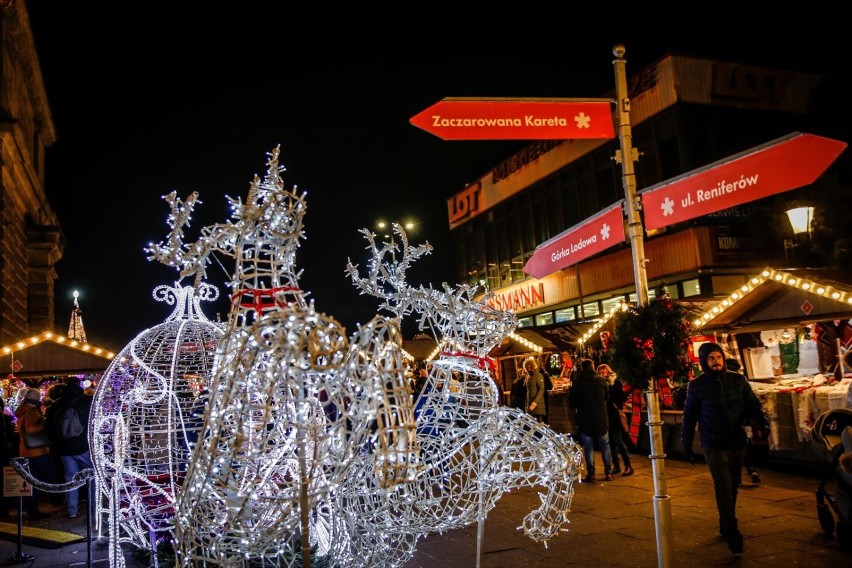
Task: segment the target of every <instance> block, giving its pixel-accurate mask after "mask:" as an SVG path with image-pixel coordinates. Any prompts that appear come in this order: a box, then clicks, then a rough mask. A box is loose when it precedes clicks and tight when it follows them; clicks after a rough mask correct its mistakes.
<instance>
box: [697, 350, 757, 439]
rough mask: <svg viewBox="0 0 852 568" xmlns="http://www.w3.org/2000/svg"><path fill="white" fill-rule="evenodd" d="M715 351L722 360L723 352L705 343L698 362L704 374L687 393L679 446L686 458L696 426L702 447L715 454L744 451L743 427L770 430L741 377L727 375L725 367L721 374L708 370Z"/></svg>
mask: <svg viewBox="0 0 852 568" xmlns="http://www.w3.org/2000/svg"><path fill="white" fill-rule="evenodd" d="M714 351H718V352H719V353H722V356H723V357H724V353H725V352H724V351H723V350H722V347H720V346H719V345H718V344H717V343H704V344H703V345H701V347H699V348H698V361H699V363H700V364H701V369H702V370H703V371H704V372H703V373H702V374H701V375H699V376H698V377H696V378H695V379H694V380H693V381H692V382H690V383H689V386H688V387H687V389H686V402H685V403H684V405H683V424H682V430H681V443H682V444H683V450H684V452H685V453H687V454H689V453H691V451H692V441H693V438H694V437H695V427H696V425H697V426H698V433H699V439H700V443H701V447H702V448H712V449H718V450H734V449H740V448H745V447H746V444H747V439H746V432H745V428H744V426H745V425H746V424H749V423H754V424H756V425H758V426H761V427H763V428H768V426H769V420H768V418H767V416H766V413H765V412H764V410H763V407H762V405H761V404H760V400H759V399H758V398H757V396H756V395H755V394H754V391H752V390H751V385H749V382H748V380H747V379H746V378H745V377H744V376H743V375H741V374H740V373H735V372H733V371H729V370H728V369H727V367H726V366H725V365H724V364H723V365H722V371H720V372H716V371H713V370H712V369H711V368H710V367H709V366H708V364H707V356H708V355H709V354H710V353H712V352H714Z"/></svg>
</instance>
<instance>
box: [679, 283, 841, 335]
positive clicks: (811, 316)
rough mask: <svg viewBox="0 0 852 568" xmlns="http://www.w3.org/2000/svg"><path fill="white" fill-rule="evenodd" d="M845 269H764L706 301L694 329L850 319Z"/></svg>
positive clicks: (736, 329)
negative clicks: (722, 295)
mask: <svg viewBox="0 0 852 568" xmlns="http://www.w3.org/2000/svg"><path fill="white" fill-rule="evenodd" d="M850 281H852V280H850V273H849V272H848V271H836V270H828V269H790V270H778V269H774V268H771V267H766V268H764V269H763V270H762V271H760V272H759V273H758V274H755V275H754V276H753V277H751V278H750V279H749V280H748V282H747V283H746V284H744V285H743V286H742V287H741V288H739V289H738V290H736V291H734V292H733V293H732V294H730V295H729V296H727V297H726V298H723V299H722V300H721V301H719V302H716V303H715V304H712V305H711V306H710V307H709V308H708V309H707V310H706V311H705V312H704V313H703V314H702V315H701V316H700V317H699V318H697V319H696V321H695V322H693V324H694V326H695V328H696V329H701V330H706V331H728V332H732V333H747V332H752V331H760V330H766V329H778V328H782V327H791V326H801V325H805V324H809V323H813V322H817V321H827V320H843V319H850V318H852V284H850V283H849V282H850Z"/></svg>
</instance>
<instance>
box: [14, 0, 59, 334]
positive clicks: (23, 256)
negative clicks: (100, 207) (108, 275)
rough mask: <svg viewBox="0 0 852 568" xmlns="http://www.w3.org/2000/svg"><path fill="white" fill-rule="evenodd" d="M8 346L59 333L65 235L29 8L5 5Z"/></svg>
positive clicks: (53, 137) (51, 130)
mask: <svg viewBox="0 0 852 568" xmlns="http://www.w3.org/2000/svg"><path fill="white" fill-rule="evenodd" d="M0 81H2V82H0V85H1V86H0V221H2V222H0V345H5V344H8V343H11V342H13V341H16V340H18V339H20V338H22V337H28V336H31V335H34V334H35V333H38V332H41V331H44V330H51V331H52V330H53V326H54V301H53V288H54V282H55V280H56V277H57V275H56V271H55V269H54V266H55V264H56V262H57V261H59V259H60V258H61V257H62V250H63V246H64V243H63V236H62V230H61V228H60V226H59V220H58V219H57V217H56V214H55V213H54V211H53V209H52V208H51V206H50V203H49V202H48V200H47V196H46V195H45V190H44V153H45V148H46V147H48V146H50V145H51V144H52V143H53V142H54V141H55V140H56V132H55V130H54V125H53V118H52V117H51V113H50V107H49V105H48V101H47V94H46V92H45V88H44V83H43V80H42V74H41V67H40V65H39V60H38V55H37V53H36V48H35V44H34V41H33V36H32V33H31V31H30V23H29V16H28V13H27V10H26V5H25V3H24V2H22V1H15V0H4V1H2V2H0Z"/></svg>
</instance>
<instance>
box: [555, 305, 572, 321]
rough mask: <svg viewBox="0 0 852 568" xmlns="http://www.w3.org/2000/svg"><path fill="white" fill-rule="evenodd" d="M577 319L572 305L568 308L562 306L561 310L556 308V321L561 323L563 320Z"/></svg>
mask: <svg viewBox="0 0 852 568" xmlns="http://www.w3.org/2000/svg"><path fill="white" fill-rule="evenodd" d="M575 319H577V315H576V314H575V312H574V307H573V306H572V307H570V308H562V309H561V310H556V323H562V322H564V321H573V320H575Z"/></svg>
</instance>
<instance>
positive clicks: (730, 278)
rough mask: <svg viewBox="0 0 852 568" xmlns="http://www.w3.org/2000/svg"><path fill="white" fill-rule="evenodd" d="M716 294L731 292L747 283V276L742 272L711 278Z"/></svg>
mask: <svg viewBox="0 0 852 568" xmlns="http://www.w3.org/2000/svg"><path fill="white" fill-rule="evenodd" d="M711 282H712V286H713V294H714V295H717V296H718V295H725V294H730V293H731V292H733V291H734V290H736V289H737V288H739V287H740V286H742V285H743V284H745V283H746V277H745V276H743V275H742V274H731V275H725V276H714V277H713V278H712V279H711Z"/></svg>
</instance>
